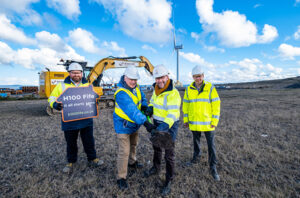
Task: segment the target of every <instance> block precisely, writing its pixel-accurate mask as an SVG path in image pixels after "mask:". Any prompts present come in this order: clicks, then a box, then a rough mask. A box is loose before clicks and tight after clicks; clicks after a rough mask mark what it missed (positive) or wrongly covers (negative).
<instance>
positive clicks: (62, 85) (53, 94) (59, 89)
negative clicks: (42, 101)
mask: <svg viewBox="0 0 300 198" xmlns="http://www.w3.org/2000/svg"><path fill="white" fill-rule="evenodd" d="M86 86H89V83H88V82H87V83H80V84H79V86H78V87H86ZM68 87H76V86H75V85H74V84H73V83H71V84H69V83H64V82H61V83H59V84H58V85H56V86H55V88H54V89H53V91H52V92H51V94H50V97H49V98H48V102H49V104H50V107H51V108H53V103H54V102H55V101H56V98H57V97H59V96H60V94H62V92H64V91H65V90H66V89H67V88H68Z"/></svg>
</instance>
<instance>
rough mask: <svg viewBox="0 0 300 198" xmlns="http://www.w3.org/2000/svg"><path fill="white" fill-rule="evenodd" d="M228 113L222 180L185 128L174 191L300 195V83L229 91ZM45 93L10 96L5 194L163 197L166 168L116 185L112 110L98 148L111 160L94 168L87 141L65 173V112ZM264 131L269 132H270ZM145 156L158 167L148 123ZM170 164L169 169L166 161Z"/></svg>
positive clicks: (219, 137) (1, 154)
mask: <svg viewBox="0 0 300 198" xmlns="http://www.w3.org/2000/svg"><path fill="white" fill-rule="evenodd" d="M219 94H220V97H221V100H222V113H221V120H220V124H219V126H218V129H217V131H216V147H217V154H218V161H219V164H218V166H217V167H218V170H219V174H220V176H221V181H220V182H217V183H216V182H214V181H213V180H212V177H211V176H210V175H209V171H208V163H207V146H206V142H205V138H204V137H203V136H202V139H201V143H202V148H203V149H202V150H203V155H202V158H201V162H200V164H198V165H195V166H192V167H185V166H184V164H185V162H187V161H188V160H190V158H191V156H192V134H191V132H189V131H188V130H187V129H183V127H182V124H181V127H180V128H179V134H178V139H177V142H176V164H177V166H176V170H177V171H176V172H177V174H176V180H175V182H174V184H173V188H172V193H171V195H170V196H169V197H299V196H300V124H299V123H300V122H299V117H300V89H293V90H291V89H289V90H287V89H282V90H267V89H260V90H222V91H219ZM45 106H46V101H45V100H36V101H2V102H0V110H1V121H0V127H1V136H0V142H1V145H0V158H1V159H0V197H157V196H159V187H160V186H161V185H162V183H163V180H164V173H165V172H164V171H163V172H162V173H161V174H160V175H159V176H157V177H152V178H149V179H145V178H143V177H142V175H143V173H142V172H143V171H139V172H137V173H136V174H133V175H132V176H131V177H130V178H129V179H128V182H129V186H130V190H128V191H124V192H122V191H120V190H118V188H117V186H116V178H115V175H116V155H117V153H116V150H117V144H116V136H115V132H114V130H113V122H112V112H113V110H112V109H103V110H102V111H101V114H100V116H99V118H97V119H95V121H94V135H95V138H96V149H97V154H98V155H99V157H100V158H102V159H103V160H104V161H105V166H104V167H102V168H99V169H91V168H88V167H87V166H86V157H85V154H84V152H83V148H82V145H81V143H79V159H78V163H77V165H76V169H75V170H74V172H73V174H72V175H64V174H62V173H61V170H62V168H63V166H64V164H65V140H64V137H63V132H62V131H61V130H60V117H59V116H58V115H57V116H54V117H48V116H47V115H46V114H45V112H44V107H45ZM262 135H267V137H263V136H262ZM139 142H140V144H139V146H138V159H139V160H140V161H141V162H143V163H144V165H145V168H144V169H146V168H150V166H151V164H152V162H151V163H147V162H148V161H151V160H152V155H153V151H152V148H151V144H150V141H149V139H148V134H147V132H146V131H145V129H144V128H141V129H140V141H139ZM163 170H164V168H163Z"/></svg>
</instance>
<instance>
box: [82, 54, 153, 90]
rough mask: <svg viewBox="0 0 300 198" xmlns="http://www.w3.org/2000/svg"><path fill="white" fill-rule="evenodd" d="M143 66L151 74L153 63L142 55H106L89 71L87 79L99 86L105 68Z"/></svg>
mask: <svg viewBox="0 0 300 198" xmlns="http://www.w3.org/2000/svg"><path fill="white" fill-rule="evenodd" d="M131 65H132V66H136V67H145V69H146V70H147V71H148V72H150V74H151V75H152V72H153V69H154V67H153V65H152V64H151V63H150V61H149V60H148V59H147V58H146V57H144V56H139V57H136V56H132V57H108V58H104V59H101V60H100V61H99V62H98V63H97V64H96V65H95V66H94V67H93V69H92V70H91V71H90V73H89V75H88V77H87V80H88V81H89V83H90V84H94V86H99V84H100V81H101V78H102V76H103V72H104V71H105V70H107V69H113V68H125V67H128V66H131Z"/></svg>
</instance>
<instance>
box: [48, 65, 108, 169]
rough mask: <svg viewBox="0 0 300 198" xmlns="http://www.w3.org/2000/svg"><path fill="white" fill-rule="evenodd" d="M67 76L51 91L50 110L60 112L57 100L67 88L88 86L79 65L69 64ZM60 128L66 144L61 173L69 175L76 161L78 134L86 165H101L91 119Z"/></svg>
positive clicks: (60, 105)
mask: <svg viewBox="0 0 300 198" xmlns="http://www.w3.org/2000/svg"><path fill="white" fill-rule="evenodd" d="M68 72H69V76H68V77H67V78H66V79H65V80H64V82H62V83H59V84H58V85H56V87H55V88H54V89H53V91H52V93H51V95H50V97H49V99H48V102H49V104H50V106H51V108H54V109H56V110H59V111H60V110H62V109H63V104H62V103H57V102H56V98H58V97H59V96H60V95H61V94H62V93H63V92H64V90H65V89H66V88H68V87H81V86H89V83H88V81H87V80H86V79H85V78H83V70H82V67H81V65H80V64H78V63H75V62H73V63H71V64H70V65H69V68H68ZM61 128H62V130H63V131H64V135H65V139H66V142H67V161H68V163H67V165H66V166H65V167H64V168H63V172H65V173H71V172H72V170H73V166H74V163H75V162H76V161H77V152H78V148H77V138H78V134H79V133H80V136H81V141H82V144H83V148H84V151H85V153H86V155H87V159H88V165H89V166H93V167H98V166H100V165H102V164H103V161H102V160H100V159H99V158H97V156H96V150H95V140H94V136H93V119H92V118H88V119H82V120H77V121H71V122H63V121H62V122H61Z"/></svg>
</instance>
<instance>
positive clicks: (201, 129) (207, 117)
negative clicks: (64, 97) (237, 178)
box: [182, 66, 221, 181]
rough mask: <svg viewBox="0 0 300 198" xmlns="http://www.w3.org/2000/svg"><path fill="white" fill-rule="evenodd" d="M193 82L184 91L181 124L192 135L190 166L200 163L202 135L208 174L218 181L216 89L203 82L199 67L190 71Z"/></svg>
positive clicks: (217, 109) (217, 99)
mask: <svg viewBox="0 0 300 198" xmlns="http://www.w3.org/2000/svg"><path fill="white" fill-rule="evenodd" d="M192 75H193V79H194V82H193V83H192V84H190V86H188V87H187V88H186V90H185V93H184V98H183V105H182V111H183V122H184V126H185V127H189V129H190V130H191V131H192V133H193V144H194V154H193V158H192V160H191V163H192V164H196V163H198V162H199V161H200V155H201V150H200V137H201V134H202V133H204V135H205V137H206V141H207V146H208V162H209V167H210V172H211V174H212V176H213V178H214V179H215V180H216V181H219V180H220V177H219V175H218V172H217V169H216V165H217V157H216V148H215V143H214V135H215V132H214V131H215V129H216V127H217V125H218V122H219V118H220V104H221V101H220V98H219V95H218V93H217V90H216V88H215V87H214V86H213V85H212V84H211V83H210V82H207V81H205V80H204V72H203V71H202V69H201V67H200V66H196V67H194V68H193V70H192Z"/></svg>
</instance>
